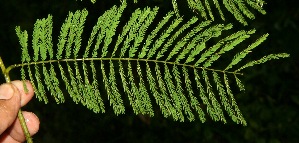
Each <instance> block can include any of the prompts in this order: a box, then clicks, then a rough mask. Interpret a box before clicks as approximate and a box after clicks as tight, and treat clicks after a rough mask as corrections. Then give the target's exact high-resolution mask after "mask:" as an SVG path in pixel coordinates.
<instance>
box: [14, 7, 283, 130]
mask: <svg viewBox="0 0 299 143" xmlns="http://www.w3.org/2000/svg"><path fill="white" fill-rule="evenodd" d="M190 2H191V1H190ZM198 2H199V1H198ZM234 2H235V3H236V1H234ZM203 4H205V6H207V4H208V2H207V1H205V3H203ZM215 4H216V3H215ZM239 7H241V5H239ZM125 8H126V3H125V1H124V2H123V3H122V5H120V6H114V7H112V8H111V9H110V10H107V11H106V12H105V13H104V14H103V15H102V16H100V17H99V18H98V21H97V23H96V24H95V26H94V27H93V29H92V32H91V35H90V37H89V39H88V41H87V44H86V47H85V48H84V49H81V48H82V42H84V41H81V36H82V33H83V29H84V23H85V19H86V16H87V14H88V12H87V10H85V9H83V10H78V11H76V12H75V13H72V12H70V13H69V15H68V17H67V18H66V20H65V22H64V23H63V24H62V27H61V31H60V35H59V37H58V44H57V48H53V47H54V46H53V44H52V16H50V15H49V16H48V18H46V19H41V20H37V22H36V23H35V25H34V31H33V37H32V49H33V54H31V53H30V52H29V49H28V44H27V43H28V34H27V32H26V31H21V29H20V27H16V33H17V36H18V37H19V40H20V44H21V46H22V58H21V61H22V63H21V64H18V65H14V66H13V68H14V67H22V68H21V76H22V79H23V80H25V79H26V78H27V77H29V79H30V80H31V81H32V82H33V88H34V90H35V92H36V96H37V98H38V99H39V100H40V101H44V102H45V103H47V102H49V99H48V97H47V96H46V93H47V91H49V92H50V93H51V96H52V97H53V98H54V99H55V101H56V102H57V103H62V102H64V101H65V97H64V95H65V94H64V93H65V92H68V94H69V95H70V97H71V98H72V99H73V101H74V102H75V103H81V104H82V105H84V106H86V107H87V108H88V109H91V110H93V111H94V112H96V113H97V112H105V110H106V109H105V107H106V106H107V105H106V106H105V105H104V103H105V102H104V101H105V100H109V104H110V106H111V107H112V108H113V110H114V112H115V114H117V115H118V114H124V113H125V110H126V108H127V107H126V106H125V104H124V103H125V98H126V97H125V96H127V97H128V102H129V104H130V105H131V106H132V110H133V112H134V113H135V114H148V115H150V116H153V115H154V113H155V112H154V109H155V108H154V107H155V105H154V104H153V102H156V103H157V106H159V108H160V110H161V113H162V114H163V115H164V116H165V117H171V118H173V119H174V120H176V121H177V120H178V121H185V120H186V119H187V120H189V121H193V120H195V119H196V118H199V119H200V120H201V121H202V122H205V121H206V120H207V117H210V118H211V119H212V120H214V121H222V122H224V123H226V122H228V121H227V119H226V114H227V115H228V116H230V117H231V118H232V120H233V121H234V122H236V123H241V124H243V125H246V121H245V119H244V118H243V116H242V114H241V111H240V109H239V108H238V106H237V103H236V101H235V99H234V95H233V92H232V90H231V86H232V84H233V83H235V84H236V85H237V86H238V87H239V88H240V90H244V89H245V88H244V85H243V84H242V82H241V80H240V79H239V78H238V76H239V75H241V74H242V73H240V71H241V70H243V69H245V68H248V67H250V66H254V65H257V64H262V63H264V62H266V61H269V60H272V59H278V58H285V57H288V56H289V55H288V54H271V55H268V56H265V57H263V58H262V59H260V60H253V61H250V62H248V63H242V59H244V58H245V57H246V55H247V54H248V53H250V52H252V51H253V50H254V49H255V48H256V47H257V46H258V45H259V44H260V43H261V42H263V41H264V40H265V39H266V37H267V35H264V36H262V37H261V38H259V39H258V40H257V41H256V42H254V43H253V44H251V45H249V46H248V48H245V49H244V50H243V51H241V52H239V53H238V52H236V51H235V50H234V49H235V47H236V46H237V45H238V44H240V43H241V42H243V41H244V40H246V39H248V38H249V37H250V35H251V34H253V33H254V32H255V30H249V31H245V30H240V31H238V32H236V33H233V34H231V35H229V36H226V37H224V38H222V39H221V40H219V41H218V42H216V43H215V44H211V43H208V42H209V41H211V39H215V38H217V37H220V36H222V35H223V32H224V31H226V30H229V29H231V28H232V27H233V25H232V24H227V25H223V24H217V25H213V24H212V22H211V21H202V22H198V18H196V17H193V18H191V19H190V20H189V21H187V22H185V23H184V22H183V18H181V17H175V16H174V15H175V13H176V12H169V13H168V14H166V15H165V17H163V19H162V20H160V22H159V23H158V24H157V25H154V26H152V28H150V27H151V25H153V23H152V21H153V20H154V19H155V17H156V15H157V13H158V8H157V7H156V8H144V9H137V10H135V11H134V12H133V13H132V16H131V18H130V19H129V20H128V21H127V22H126V24H125V25H124V26H122V27H121V25H120V24H119V23H120V22H119V21H120V18H121V17H122V13H123V11H124V10H125ZM210 14H211V13H210ZM116 29H121V30H120V32H117V30H116ZM55 49H57V50H55ZM226 53H230V54H233V55H234V56H233V58H232V59H231V60H232V61H231V62H230V63H229V64H228V65H227V66H226V68H225V69H218V68H215V67H213V65H214V63H215V62H218V61H219V59H220V58H221V57H222V55H226ZM54 54H56V57H55V56H54ZM31 57H32V58H31ZM240 65H241V66H240ZM231 69H235V70H232V71H229V70H231ZM230 78H235V79H234V80H235V82H233V83H231V80H229V79H230ZM62 87H65V88H62ZM225 111H226V112H225ZM207 115H208V116H207Z"/></svg>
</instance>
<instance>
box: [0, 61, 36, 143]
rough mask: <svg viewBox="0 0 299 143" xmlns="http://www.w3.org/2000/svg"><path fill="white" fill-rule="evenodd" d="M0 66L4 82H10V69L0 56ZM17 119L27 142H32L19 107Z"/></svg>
mask: <svg viewBox="0 0 299 143" xmlns="http://www.w3.org/2000/svg"><path fill="white" fill-rule="evenodd" d="M0 67H1V70H2V73H3V75H4V78H5V81H6V83H10V77H9V70H10V69H8V68H7V69H6V68H5V66H4V63H3V61H2V58H1V57H0ZM18 119H19V121H20V123H21V127H22V129H23V132H24V134H25V137H26V140H27V143H33V141H32V138H31V136H30V133H29V131H28V128H27V125H26V122H25V118H24V116H23V114H22V110H21V109H19V111H18Z"/></svg>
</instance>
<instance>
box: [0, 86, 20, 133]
mask: <svg viewBox="0 0 299 143" xmlns="http://www.w3.org/2000/svg"><path fill="white" fill-rule="evenodd" d="M20 107H21V98H20V93H19V90H18V89H17V88H16V87H15V86H14V85H13V84H10V83H6V84H2V85H1V86H0V134H2V133H3V132H4V131H5V130H6V129H7V128H8V127H9V126H11V124H12V123H13V122H14V121H15V119H16V117H17V114H18V110H19V109H20Z"/></svg>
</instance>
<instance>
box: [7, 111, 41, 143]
mask: <svg viewBox="0 0 299 143" xmlns="http://www.w3.org/2000/svg"><path fill="white" fill-rule="evenodd" d="M22 114H23V116H24V118H25V122H26V125H27V127H28V130H29V133H30V135H31V136H33V135H35V134H36V133H37V132H38V130H39V124H40V121H39V119H38V117H37V116H36V115H35V114H34V113H32V112H26V111H23V112H22ZM8 135H9V136H11V137H12V138H14V140H16V141H19V142H24V141H25V140H26V139H25V135H24V132H23V129H22V127H21V124H20V121H19V120H16V121H15V122H14V123H13V125H12V126H11V129H10V131H9V132H8Z"/></svg>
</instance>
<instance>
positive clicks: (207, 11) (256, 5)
mask: <svg viewBox="0 0 299 143" xmlns="http://www.w3.org/2000/svg"><path fill="white" fill-rule="evenodd" d="M137 2H138V1H137V0H134V3H137ZM184 2H187V3H188V6H189V8H190V9H191V10H192V11H194V12H195V13H198V15H200V16H201V17H202V18H203V19H205V20H212V21H214V19H215V16H214V15H215V12H214V10H213V7H215V8H216V9H217V11H218V13H217V15H219V16H220V18H221V19H222V20H225V16H224V14H223V13H224V12H223V11H222V9H223V8H222V7H223V6H224V7H225V8H226V9H227V11H229V12H230V13H231V14H232V15H233V16H234V17H235V18H236V20H238V21H239V22H240V23H242V24H243V25H248V23H247V21H246V18H249V19H255V16H254V13H253V12H252V11H250V10H249V9H254V10H256V11H258V12H259V13H261V14H266V11H265V10H264V9H263V5H264V4H265V2H264V1H263V0H222V1H220V2H219V1H218V0H185V1H184ZM221 2H222V4H223V5H221V4H220V3H221ZM172 6H173V10H174V12H175V14H176V16H177V17H180V14H179V13H180V12H179V6H178V4H177V0H172Z"/></svg>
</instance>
